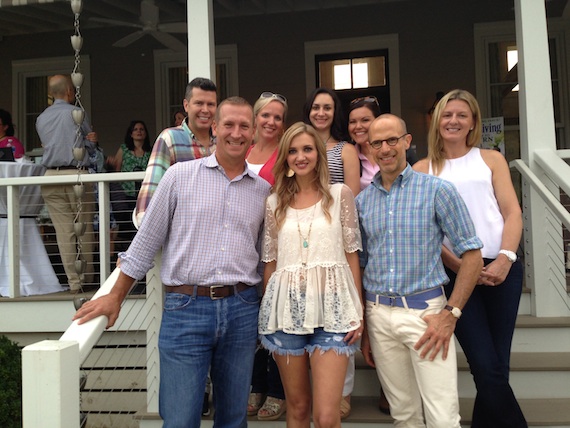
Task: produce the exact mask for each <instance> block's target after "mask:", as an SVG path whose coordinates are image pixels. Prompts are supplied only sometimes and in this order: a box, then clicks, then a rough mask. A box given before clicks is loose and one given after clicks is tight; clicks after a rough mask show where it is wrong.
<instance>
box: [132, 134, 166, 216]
mask: <svg viewBox="0 0 570 428" xmlns="http://www.w3.org/2000/svg"><path fill="white" fill-rule="evenodd" d="M171 148H172V138H171V135H170V133H169V132H168V130H164V131H163V132H162V133H161V134H160V135H159V136H158V138H157V139H156V142H155V143H154V146H153V148H152V153H151V154H150V158H149V160H148V164H147V167H146V172H145V176H144V180H143V182H142V185H141V189H140V191H139V195H138V197H137V218H142V216H143V215H144V213H145V211H146V209H147V208H148V205H149V203H150V200H151V198H152V195H154V192H155V191H156V188H157V186H158V183H159V182H160V180H161V179H162V177H163V176H164V173H165V172H166V170H167V169H168V168H169V167H170V165H171V164H172V163H173V162H172V159H171V157H172V154H171V152H172V151H171Z"/></svg>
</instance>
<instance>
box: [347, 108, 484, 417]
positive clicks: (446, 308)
mask: <svg viewBox="0 0 570 428" xmlns="http://www.w3.org/2000/svg"><path fill="white" fill-rule="evenodd" d="M369 141H370V145H371V146H372V149H373V155H374V157H375V159H376V162H377V163H378V165H379V167H380V172H379V173H378V174H377V175H376V176H375V177H374V180H373V182H372V184H371V185H370V186H368V187H367V188H366V189H365V190H364V191H362V192H361V193H360V194H359V195H358V196H357V198H356V204H357V208H358V211H359V218H360V225H361V229H362V232H363V233H362V237H363V243H364V247H365V251H364V252H363V257H362V261H361V264H362V266H363V267H364V275H363V286H364V289H365V293H364V294H365V296H366V308H365V314H366V316H365V322H366V328H365V332H364V334H363V337H362V352H363V354H364V357H365V359H366V361H367V362H368V364H370V365H371V366H375V367H376V371H377V373H378V376H379V378H380V382H381V383H382V388H383V389H384V391H385V392H386V397H387V398H388V402H389V403H390V411H391V415H392V417H393V418H394V419H395V423H394V425H395V426H406V427H414V428H415V427H425V426H426V424H427V427H429V428H436V427H437V428H460V416H459V399H458V391H457V361H456V354H455V342H454V340H453V331H454V330H455V324H456V322H457V319H458V318H459V317H460V316H461V309H462V308H463V307H464V306H465V303H466V302H467V300H468V299H469V296H470V295H471V292H472V291H473V288H474V286H475V283H476V281H477V278H478V276H479V273H480V272H481V268H482V259H481V252H480V251H479V249H480V248H481V247H482V246H483V244H482V242H481V240H480V239H479V238H478V237H477V236H476V235H475V228H474V226H473V223H472V221H471V218H470V217H469V212H468V211H467V208H466V206H465V204H464V202H463V200H462V199H461V196H460V195H459V193H458V192H457V190H456V189H455V187H454V186H453V184H451V183H449V182H446V181H444V180H441V179H439V178H437V177H433V176H428V175H425V174H421V173H418V172H415V171H413V170H412V168H411V167H410V165H409V164H407V162H406V150H407V149H408V148H409V146H410V142H411V141H412V136H411V135H410V134H409V133H408V132H407V130H406V124H405V122H404V121H403V120H402V119H400V118H399V117H397V116H394V115H391V114H385V115H382V116H380V117H378V118H377V119H376V120H375V121H374V122H373V123H372V125H371V126H370V129H369ZM444 235H445V236H447V237H448V238H449V239H450V240H451V242H452V243H453V247H454V248H455V250H456V251H457V253H458V254H457V255H458V256H460V257H461V260H462V262H461V268H460V269H459V272H458V274H457V282H456V285H455V288H454V291H453V294H452V295H451V296H450V298H449V301H447V300H446V297H445V294H444V293H443V291H442V286H443V285H444V284H445V283H446V282H447V281H449V279H448V278H447V276H446V274H445V270H444V268H443V264H442V261H441V246H442V242H443V237H444ZM440 351H441V352H440ZM424 409H425V414H424ZM424 420H425V423H424Z"/></svg>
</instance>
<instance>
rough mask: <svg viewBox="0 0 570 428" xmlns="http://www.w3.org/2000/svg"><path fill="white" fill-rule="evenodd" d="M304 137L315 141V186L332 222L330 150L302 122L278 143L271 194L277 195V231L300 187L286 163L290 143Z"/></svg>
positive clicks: (295, 124)
mask: <svg viewBox="0 0 570 428" xmlns="http://www.w3.org/2000/svg"><path fill="white" fill-rule="evenodd" d="M301 134H308V135H309V136H310V137H311V138H312V139H313V141H314V142H315V147H316V149H317V154H318V157H317V165H316V166H315V178H314V183H315V185H316V187H317V190H318V191H319V192H320V193H321V194H322V195H323V198H322V201H321V208H322V210H323V212H324V214H325V217H326V218H327V220H328V221H329V222H330V221H331V215H330V212H329V208H330V206H331V205H332V202H333V200H332V196H331V193H330V190H329V167H328V161H327V150H326V148H325V145H324V144H323V142H322V141H321V139H320V138H319V134H317V131H315V128H313V127H312V126H311V125H307V124H306V123H303V122H297V123H294V124H293V125H291V126H290V127H289V129H287V131H285V134H283V138H282V139H281V143H280V144H279V153H278V154H277V160H276V161H275V166H274V167H273V176H274V177H275V185H274V186H273V189H272V192H273V193H275V194H277V208H276V209H275V221H276V223H277V228H278V229H280V228H281V226H282V225H283V222H284V221H285V215H286V212H287V208H288V207H289V206H290V205H291V202H292V201H293V198H294V197H295V194H297V193H298V192H299V190H300V189H299V185H298V184H297V180H296V179H295V176H293V177H287V175H286V174H287V171H289V164H288V163H287V156H288V155H289V148H290V147H291V142H292V141H293V139H294V138H295V137H298V136H299V135H301Z"/></svg>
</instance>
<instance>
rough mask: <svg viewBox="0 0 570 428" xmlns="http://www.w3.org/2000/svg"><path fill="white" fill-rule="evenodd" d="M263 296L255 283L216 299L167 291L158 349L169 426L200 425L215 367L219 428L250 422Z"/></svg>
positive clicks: (162, 403)
mask: <svg viewBox="0 0 570 428" xmlns="http://www.w3.org/2000/svg"><path fill="white" fill-rule="evenodd" d="M258 312H259V297H258V295H257V290H256V288H255V287H252V288H251V289H250V290H246V291H243V292H241V293H239V294H235V295H233V296H231V297H226V298H224V299H219V300H211V299H210V298H209V297H193V296H187V295H184V294H178V293H167V294H166V298H165V302H164V312H163V316H162V325H161V327H160V336H159V341H158V348H159V352H160V393H159V409H160V416H161V417H162V419H163V421H164V425H163V426H164V428H194V427H195V428H198V427H199V426H200V418H201V410H202V401H203V399H204V388H205V385H206V376H207V375H208V369H210V376H211V378H212V384H213V387H214V388H213V391H214V394H213V400H214V407H215V409H216V410H215V414H214V427H224V428H232V427H235V428H238V427H240V428H241V427H246V426H247V400H248V395H249V385H250V382H251V372H252V370H253V356H254V353H255V345H256V341H257V317H258Z"/></svg>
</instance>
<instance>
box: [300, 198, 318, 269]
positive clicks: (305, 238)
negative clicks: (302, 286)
mask: <svg viewBox="0 0 570 428" xmlns="http://www.w3.org/2000/svg"><path fill="white" fill-rule="evenodd" d="M319 193H320V192H317V201H316V202H315V204H314V205H313V212H312V214H311V222H310V223H309V230H308V232H307V235H303V232H301V224H300V222H299V211H298V210H295V215H296V216H297V232H298V233H299V243H300V246H301V264H302V265H303V267H306V266H307V261H308V259H309V244H310V239H311V229H312V228H313V220H314V219H315V211H316V209H317V204H318V203H319ZM303 250H306V251H303Z"/></svg>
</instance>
